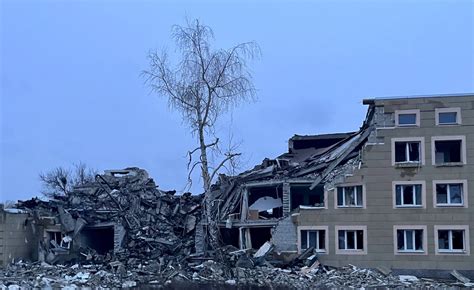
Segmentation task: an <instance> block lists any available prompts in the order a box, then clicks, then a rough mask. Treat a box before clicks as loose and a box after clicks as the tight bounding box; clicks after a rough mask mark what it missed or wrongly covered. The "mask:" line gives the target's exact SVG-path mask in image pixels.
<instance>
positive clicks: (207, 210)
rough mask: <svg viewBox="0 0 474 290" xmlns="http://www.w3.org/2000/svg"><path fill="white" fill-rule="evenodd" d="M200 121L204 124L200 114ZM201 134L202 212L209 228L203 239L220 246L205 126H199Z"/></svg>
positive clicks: (207, 242) (212, 244)
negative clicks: (213, 204) (213, 207)
mask: <svg viewBox="0 0 474 290" xmlns="http://www.w3.org/2000/svg"><path fill="white" fill-rule="evenodd" d="M198 121H200V124H202V121H201V120H200V118H199V116H198ZM198 134H199V147H200V151H201V156H200V157H201V175H202V179H203V183H204V184H203V185H204V204H203V206H204V210H203V212H202V214H203V216H202V220H203V221H206V222H207V227H206V228H207V229H206V231H205V232H206V234H205V235H203V238H204V239H205V238H207V241H203V244H204V245H206V244H207V245H208V246H210V247H211V248H217V247H218V240H217V234H218V231H217V222H216V221H215V220H214V219H213V215H212V197H211V177H210V175H209V164H208V160H207V146H206V143H205V137H204V127H203V126H199V129H198Z"/></svg>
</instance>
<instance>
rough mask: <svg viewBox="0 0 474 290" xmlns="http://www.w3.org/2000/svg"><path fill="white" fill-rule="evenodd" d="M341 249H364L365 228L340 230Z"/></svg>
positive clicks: (339, 244)
mask: <svg viewBox="0 0 474 290" xmlns="http://www.w3.org/2000/svg"><path fill="white" fill-rule="evenodd" d="M338 247H339V250H364V231H363V230H339V231H338Z"/></svg>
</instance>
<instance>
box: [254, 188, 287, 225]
mask: <svg viewBox="0 0 474 290" xmlns="http://www.w3.org/2000/svg"><path fill="white" fill-rule="evenodd" d="M248 204H249V217H248V218H249V219H268V218H280V217H282V216H283V190H282V186H281V184H280V185H276V186H261V187H252V188H249V197H248Z"/></svg>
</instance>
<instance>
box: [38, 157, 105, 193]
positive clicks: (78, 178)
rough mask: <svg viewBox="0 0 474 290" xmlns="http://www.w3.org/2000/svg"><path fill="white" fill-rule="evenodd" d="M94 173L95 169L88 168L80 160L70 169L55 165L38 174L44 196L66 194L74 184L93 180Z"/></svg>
mask: <svg viewBox="0 0 474 290" xmlns="http://www.w3.org/2000/svg"><path fill="white" fill-rule="evenodd" d="M96 174H97V171H96V170H94V169H88V168H87V166H86V165H85V164H84V163H82V162H80V163H78V164H75V165H74V166H73V168H72V169H66V168H63V167H56V168H55V169H53V170H51V171H48V172H46V173H40V174H39V178H40V180H41V183H42V186H43V190H42V193H43V195H44V196H46V197H54V196H57V195H68V194H69V193H70V192H71V190H72V189H73V188H74V186H79V185H84V184H86V183H88V182H92V181H94V178H95V175H96Z"/></svg>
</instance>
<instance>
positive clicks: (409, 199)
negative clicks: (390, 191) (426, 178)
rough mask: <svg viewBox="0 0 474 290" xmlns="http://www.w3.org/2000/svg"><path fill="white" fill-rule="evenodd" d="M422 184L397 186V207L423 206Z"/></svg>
mask: <svg viewBox="0 0 474 290" xmlns="http://www.w3.org/2000/svg"><path fill="white" fill-rule="evenodd" d="M421 189H422V185H421V184H397V185H395V200H396V206H397V207H413V206H418V207H420V206H421V205H422V200H421Z"/></svg>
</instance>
